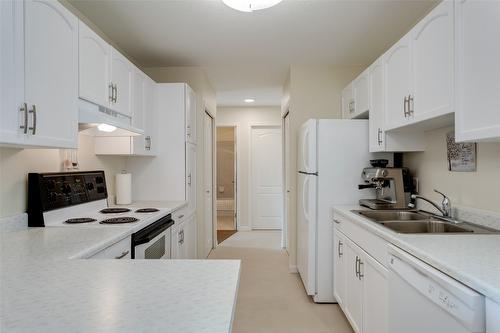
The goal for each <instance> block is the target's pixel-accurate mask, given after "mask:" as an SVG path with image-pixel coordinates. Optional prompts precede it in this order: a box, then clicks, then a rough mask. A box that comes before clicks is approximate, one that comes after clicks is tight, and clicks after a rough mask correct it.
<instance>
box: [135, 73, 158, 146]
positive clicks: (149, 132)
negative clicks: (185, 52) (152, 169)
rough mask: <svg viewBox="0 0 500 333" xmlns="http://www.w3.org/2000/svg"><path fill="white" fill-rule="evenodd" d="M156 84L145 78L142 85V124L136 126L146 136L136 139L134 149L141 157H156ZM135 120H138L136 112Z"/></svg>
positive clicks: (137, 123) (138, 123)
mask: <svg viewBox="0 0 500 333" xmlns="http://www.w3.org/2000/svg"><path fill="white" fill-rule="evenodd" d="M155 98H156V83H155V82H154V81H153V80H151V79H150V78H149V77H148V76H144V78H143V84H142V98H141V99H142V113H143V115H142V117H141V119H142V123H141V122H140V121H138V122H136V123H135V125H134V126H136V127H139V128H142V129H144V135H141V136H137V137H134V149H135V151H136V152H140V153H138V154H140V155H147V156H154V155H155V154H156V147H157V145H158V141H157V140H156V138H157V136H156V135H157V133H156V128H157V122H158V109H157V107H156V103H155ZM134 104H136V103H134ZM133 119H134V120H135V119H136V114H135V112H134V117H133Z"/></svg>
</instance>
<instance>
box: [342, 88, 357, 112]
mask: <svg viewBox="0 0 500 333" xmlns="http://www.w3.org/2000/svg"><path fill="white" fill-rule="evenodd" d="M354 104H355V103H354V90H353V83H350V84H349V85H348V86H347V87H345V88H344V90H342V118H344V119H351V118H352V115H353V114H354V111H355V109H354V107H355V105H354Z"/></svg>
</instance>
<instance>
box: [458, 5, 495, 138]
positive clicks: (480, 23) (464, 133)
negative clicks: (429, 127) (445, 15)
mask: <svg viewBox="0 0 500 333" xmlns="http://www.w3.org/2000/svg"><path fill="white" fill-rule="evenodd" d="M499 32H500V1H478V0H457V2H456V13H455V36H456V49H455V54H456V87H457V93H456V138H457V141H500V99H499V98H498V94H499V92H500V66H499V64H498V61H499V59H500V38H499Z"/></svg>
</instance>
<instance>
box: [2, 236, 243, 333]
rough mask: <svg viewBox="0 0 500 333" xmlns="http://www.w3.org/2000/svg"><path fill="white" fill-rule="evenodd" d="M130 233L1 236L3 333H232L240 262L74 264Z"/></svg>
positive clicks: (179, 261) (130, 261)
mask: <svg viewBox="0 0 500 333" xmlns="http://www.w3.org/2000/svg"><path fill="white" fill-rule="evenodd" d="M130 232H131V230H130V229H129V228H121V227H118V228H67V227H50V228H30V229H21V230H17V231H11V232H2V233H0V237H1V238H0V241H1V244H0V259H1V261H0V302H1V303H0V305H1V307H0V310H1V312H0V331H1V332H211V333H212V332H214V333H215V332H230V331H231V323H232V318H233V313H234V307H235V304H236V294H237V289H238V281H239V272H240V261H238V260H97V259H96V260H92V259H69V258H71V257H78V255H79V254H81V253H85V252H89V249H92V251H97V250H98V249H103V248H105V247H107V246H109V245H110V244H112V243H114V242H116V241H118V240H120V239H123V238H124V237H127V235H128V234H130Z"/></svg>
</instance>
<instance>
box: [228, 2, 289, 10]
mask: <svg viewBox="0 0 500 333" xmlns="http://www.w3.org/2000/svg"><path fill="white" fill-rule="evenodd" d="M281 1H283V0H222V2H224V3H225V4H226V5H227V6H229V7H231V8H233V9H236V10H239V11H240V12H247V13H251V12H253V11H256V10H261V9H266V8H270V7H273V6H276V5H277V4H279V3H280V2H281Z"/></svg>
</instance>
